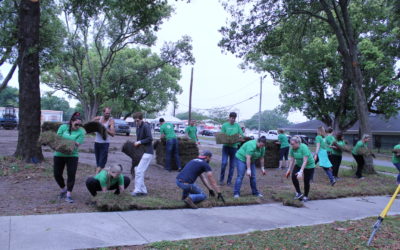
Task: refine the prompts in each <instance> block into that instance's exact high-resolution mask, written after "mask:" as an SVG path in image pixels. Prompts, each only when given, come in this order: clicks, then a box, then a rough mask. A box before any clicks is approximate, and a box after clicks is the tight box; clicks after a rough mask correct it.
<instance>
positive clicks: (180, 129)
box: [174, 126, 186, 134]
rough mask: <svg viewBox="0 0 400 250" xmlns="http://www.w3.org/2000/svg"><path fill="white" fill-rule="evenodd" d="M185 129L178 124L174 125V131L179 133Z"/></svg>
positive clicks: (182, 132)
mask: <svg viewBox="0 0 400 250" xmlns="http://www.w3.org/2000/svg"><path fill="white" fill-rule="evenodd" d="M185 129H186V127H185V126H179V127H176V126H175V129H174V130H175V133H180V134H184V133H185Z"/></svg>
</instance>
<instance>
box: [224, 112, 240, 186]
mask: <svg viewBox="0 0 400 250" xmlns="http://www.w3.org/2000/svg"><path fill="white" fill-rule="evenodd" d="M236 117H237V114H236V113H235V112H231V113H230V114H229V120H228V122H225V123H224V124H223V125H222V127H221V133H224V134H226V135H235V134H239V135H240V136H243V130H242V128H241V127H240V125H239V124H238V123H236V122H235V120H236ZM239 144H240V142H237V143H233V144H224V145H223V146H222V160H221V174H220V177H219V185H224V179H225V169H226V165H227V164H228V158H229V171H228V178H227V180H226V184H227V185H231V184H232V178H233V173H234V171H235V163H236V162H235V161H236V160H235V155H236V152H237V148H238V146H239Z"/></svg>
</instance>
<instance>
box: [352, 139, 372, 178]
mask: <svg viewBox="0 0 400 250" xmlns="http://www.w3.org/2000/svg"><path fill="white" fill-rule="evenodd" d="M368 142H369V135H367V134H365V135H363V137H362V139H361V140H359V141H358V142H357V143H356V145H355V146H354V148H353V150H352V151H351V153H352V155H353V157H354V159H355V160H356V162H357V171H356V178H358V179H364V177H363V176H362V170H363V168H364V164H365V161H364V156H363V155H362V154H361V153H360V152H359V150H360V149H365V150H367V149H368Z"/></svg>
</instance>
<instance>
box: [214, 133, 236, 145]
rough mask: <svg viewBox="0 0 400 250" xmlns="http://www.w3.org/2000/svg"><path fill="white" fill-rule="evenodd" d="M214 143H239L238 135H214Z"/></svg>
mask: <svg viewBox="0 0 400 250" xmlns="http://www.w3.org/2000/svg"><path fill="white" fill-rule="evenodd" d="M215 141H216V143H217V144H233V143H236V142H239V141H240V139H239V134H234V135H227V134H225V133H215Z"/></svg>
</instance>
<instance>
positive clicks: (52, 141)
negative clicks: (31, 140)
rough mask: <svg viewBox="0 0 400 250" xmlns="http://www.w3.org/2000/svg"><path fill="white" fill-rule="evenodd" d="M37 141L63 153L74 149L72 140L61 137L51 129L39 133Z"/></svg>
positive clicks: (70, 152) (69, 152)
mask: <svg viewBox="0 0 400 250" xmlns="http://www.w3.org/2000/svg"><path fill="white" fill-rule="evenodd" d="M39 143H40V145H47V146H49V147H50V148H51V149H53V150H55V151H57V152H60V153H63V154H72V152H73V151H74V149H75V142H74V141H71V140H66V139H63V138H61V137H60V136H59V135H57V134H56V133H54V132H52V131H46V132H43V133H41V134H40V138H39Z"/></svg>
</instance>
